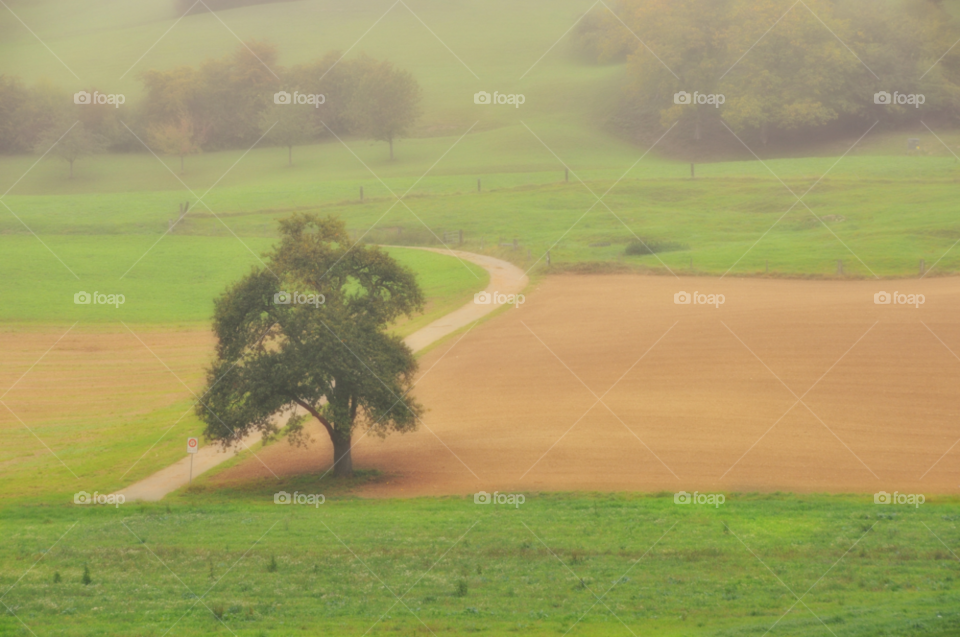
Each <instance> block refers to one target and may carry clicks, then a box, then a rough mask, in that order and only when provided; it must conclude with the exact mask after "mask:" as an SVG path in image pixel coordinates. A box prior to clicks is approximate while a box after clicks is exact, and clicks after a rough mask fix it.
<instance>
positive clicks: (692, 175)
mask: <svg viewBox="0 0 960 637" xmlns="http://www.w3.org/2000/svg"><path fill="white" fill-rule="evenodd" d="M690 179H696V174H695V173H694V170H693V162H690Z"/></svg>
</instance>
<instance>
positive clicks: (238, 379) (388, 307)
mask: <svg viewBox="0 0 960 637" xmlns="http://www.w3.org/2000/svg"><path fill="white" fill-rule="evenodd" d="M280 237H281V238H280V243H279V245H277V246H275V248H274V250H273V251H272V252H270V253H269V254H268V255H266V256H267V258H268V259H267V265H268V266H269V269H266V268H264V269H260V268H257V269H254V270H253V271H252V272H250V273H249V274H248V275H246V276H245V277H244V278H242V279H241V280H240V281H238V282H237V283H235V284H233V285H231V286H230V287H229V288H228V289H227V290H226V292H224V293H223V295H221V296H220V298H218V299H217V300H216V301H215V306H214V307H215V310H214V319H213V328H214V333H215V334H216V337H217V341H218V342H217V348H216V359H215V361H214V362H213V364H212V365H211V366H210V367H209V368H208V370H207V388H206V390H205V391H204V392H203V396H204V398H203V399H202V400H201V401H200V403H198V404H197V407H196V409H197V414H198V416H199V417H200V418H201V419H202V420H203V421H204V422H205V423H206V425H207V426H206V429H205V435H206V436H208V437H209V438H210V439H212V440H217V441H220V442H221V443H223V444H224V445H227V444H231V443H233V442H236V441H238V440H240V439H241V438H243V437H244V436H245V435H247V434H249V433H251V432H253V431H259V432H262V433H263V434H264V435H266V436H269V435H273V434H275V433H276V432H277V431H278V426H277V424H276V421H275V418H276V417H277V416H279V415H280V414H281V413H283V412H285V411H286V410H289V409H293V408H296V407H299V408H302V409H304V410H306V412H307V413H308V414H310V416H312V417H314V418H316V419H317V420H318V421H319V422H320V424H321V425H323V427H324V429H326V431H327V434H328V435H329V436H330V440H331V441H332V443H333V458H334V463H335V469H334V474H335V475H337V476H350V475H352V472H353V460H352V457H351V453H350V447H351V444H352V440H353V434H354V433H355V432H356V431H358V430H359V429H360V428H364V427H365V428H367V429H368V430H369V431H371V432H372V433H374V434H377V435H380V436H385V435H386V434H387V433H389V432H391V431H400V432H404V431H410V430H412V429H414V428H415V427H416V421H417V418H418V416H419V415H420V414H421V412H422V410H423V408H422V407H421V406H420V405H419V404H418V403H417V402H416V401H415V400H414V399H412V398H411V397H410V396H408V395H407V393H408V392H409V391H410V389H411V388H412V386H413V376H414V374H415V373H416V370H417V361H416V359H415V358H414V356H413V353H412V352H411V351H410V349H409V348H408V347H407V346H406V344H404V342H403V340H402V339H401V338H400V337H399V336H396V335H393V334H390V333H388V332H387V327H388V326H389V325H390V323H391V322H393V321H394V320H395V319H396V318H398V317H400V316H401V315H407V316H410V315H412V314H413V313H414V312H416V311H419V310H420V309H422V307H423V296H422V294H421V292H420V288H419V287H418V285H417V282H416V278H415V275H414V273H413V272H412V271H411V270H409V269H408V268H406V267H404V266H401V265H399V264H398V263H397V262H396V261H394V260H393V259H392V258H391V257H390V256H388V255H387V254H385V253H383V252H381V251H380V250H379V249H378V248H376V247H370V246H357V247H351V246H352V245H353V241H351V239H350V236H349V235H348V233H347V231H346V227H345V226H344V224H343V222H342V221H340V220H338V219H335V218H332V217H328V218H320V217H317V216H315V215H308V214H297V215H294V216H292V217H290V218H288V219H285V220H283V221H281V222H280ZM281 292H288V293H290V294H299V295H302V296H300V297H298V298H290V297H287V298H282V297H278V296H276V295H278V294H280V293H281ZM309 295H314V296H313V297H312V298H311V297H310V296H309ZM317 295H323V297H324V298H323V302H322V303H321V302H320V301H319V299H320V297H319V296H317ZM284 301H287V302H284ZM311 301H312V302H311ZM288 428H289V429H290V430H291V434H290V440H291V442H292V443H294V444H303V443H304V442H305V441H304V434H303V430H302V422H301V421H299V420H296V419H291V422H290V424H288Z"/></svg>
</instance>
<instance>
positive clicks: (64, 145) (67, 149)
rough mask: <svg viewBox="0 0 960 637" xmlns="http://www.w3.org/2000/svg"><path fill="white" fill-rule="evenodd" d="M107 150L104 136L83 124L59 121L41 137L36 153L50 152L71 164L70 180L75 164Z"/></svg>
mask: <svg viewBox="0 0 960 637" xmlns="http://www.w3.org/2000/svg"><path fill="white" fill-rule="evenodd" d="M71 126H72V128H71ZM68 131H69V132H68ZM64 133H66V134H64ZM61 136H62V137H61ZM105 148H106V140H105V139H104V138H103V136H101V135H98V134H97V133H94V132H92V131H90V130H88V129H87V127H86V126H85V125H84V124H83V122H79V121H77V122H70V121H68V120H59V121H58V122H57V124H56V125H54V126H52V127H51V128H49V129H48V130H46V131H45V132H44V133H42V134H41V135H40V137H39V138H38V140H37V143H36V146H35V147H34V151H35V152H36V153H38V154H40V155H42V154H44V153H46V152H47V151H49V154H50V155H53V156H54V157H57V158H59V159H61V160H63V161H65V162H67V163H68V164H70V179H73V162H75V161H76V160H78V159H80V158H81V157H84V156H86V155H93V154H95V153H100V152H103V151H104V150H105Z"/></svg>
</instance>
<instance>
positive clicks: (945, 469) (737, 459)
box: [213, 275, 960, 497]
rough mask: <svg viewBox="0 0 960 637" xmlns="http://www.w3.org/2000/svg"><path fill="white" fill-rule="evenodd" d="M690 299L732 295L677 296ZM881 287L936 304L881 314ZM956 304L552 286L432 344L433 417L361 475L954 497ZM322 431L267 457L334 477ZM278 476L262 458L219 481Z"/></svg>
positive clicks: (768, 285)
mask: <svg viewBox="0 0 960 637" xmlns="http://www.w3.org/2000/svg"><path fill="white" fill-rule="evenodd" d="M681 290H685V291H687V292H694V291H697V292H699V293H701V294H708V293H709V294H723V295H725V302H724V304H723V305H721V306H720V307H715V306H713V305H699V304H689V305H680V304H676V303H674V294H675V293H676V292H678V291H681ZM880 290H885V291H888V292H894V291H898V292H900V293H901V294H907V293H909V294H923V295H925V302H924V304H923V305H921V306H920V307H919V308H918V307H914V306H913V305H910V306H905V305H899V304H889V305H878V304H875V303H874V294H875V293H876V292H878V291H880ZM958 310H960V280H957V279H954V278H940V279H925V280H899V281H797V280H772V279H724V280H718V279H716V278H694V277H684V278H679V279H678V278H674V277H666V276H663V277H658V276H633V275H596V276H590V275H565V276H554V277H548V278H546V279H544V280H543V281H542V282H541V283H539V284H538V285H537V286H536V287H535V288H531V289H528V291H527V295H526V303H525V304H524V305H523V306H521V307H520V308H519V309H509V310H507V311H504V312H503V313H501V314H498V315H496V316H495V317H493V318H492V319H490V320H488V321H486V322H485V323H482V324H480V325H479V326H477V327H475V328H474V329H472V330H471V331H469V332H468V333H467V334H466V335H465V336H463V337H462V338H460V337H458V336H453V337H451V338H449V339H448V340H447V341H445V342H444V343H442V344H441V345H440V346H439V347H436V348H434V349H433V350H431V351H430V352H428V353H427V354H426V355H424V357H423V358H422V359H421V378H420V380H419V381H418V384H417V387H416V389H415V390H414V391H415V394H416V396H417V398H418V399H419V400H420V401H421V402H422V403H423V404H424V405H425V406H426V407H427V408H428V409H429V411H428V413H427V414H426V415H425V417H424V420H423V423H422V424H421V425H420V427H419V429H418V430H417V431H416V432H413V433H409V434H405V435H397V434H394V435H392V436H389V437H387V438H386V439H383V440H381V439H379V438H375V437H372V436H371V437H362V438H358V439H356V440H355V447H354V466H355V467H356V468H376V469H379V470H381V471H383V472H384V473H385V476H386V477H385V478H384V479H383V480H379V481H377V482H376V483H375V484H371V485H368V486H366V487H364V488H362V489H361V491H360V493H361V495H367V496H373V497H383V496H415V495H436V494H465V493H470V492H475V491H478V490H481V489H482V490H485V491H489V492H492V491H495V490H497V491H506V492H516V491H545V490H599V491H621V490H636V491H659V490H668V491H677V490H680V489H685V490H687V491H693V490H695V489H698V490H700V491H704V490H725V491H777V490H782V491H797V492H810V491H816V492H857V493H863V492H867V493H870V492H876V491H879V490H881V489H882V490H885V491H889V492H893V491H895V490H896V491H901V492H903V491H907V492H914V493H917V492H919V493H956V492H957V489H958V483H960V463H958V460H960V444H957V443H958V439H960V419H958V412H960V400H958V398H960V391H958V388H960V384H958V383H960V358H958V357H957V355H955V354H954V352H956V353H957V354H960V323H958V321H957V317H958V315H960V314H958ZM951 350H952V351H951ZM313 438H314V441H315V442H314V443H313V444H312V445H311V446H310V447H309V448H308V449H301V448H295V447H291V446H290V445H288V444H287V443H286V442H284V441H280V442H278V443H275V444H273V445H271V446H268V447H267V448H266V449H264V450H262V451H261V452H258V455H259V456H260V458H261V459H262V460H263V461H264V462H265V463H266V464H267V465H269V466H270V467H271V468H272V469H273V471H275V472H276V473H277V474H279V475H290V474H295V473H302V472H311V473H322V472H323V471H325V470H326V469H327V468H328V467H329V466H330V463H331V454H332V451H331V446H330V443H329V440H328V439H327V438H326V435H325V433H323V432H322V431H321V430H320V429H319V427H317V428H315V429H313ZM955 445H956V446H955ZM269 475H270V474H269V472H268V471H267V470H266V469H264V468H263V466H262V465H261V463H260V462H259V461H258V460H256V459H249V460H245V461H243V462H241V463H240V464H238V465H236V466H235V467H232V468H230V469H228V470H226V471H223V472H221V473H220V474H218V475H217V476H215V477H214V478H213V483H214V484H230V483H236V482H244V481H247V480H250V479H255V478H264V477H269Z"/></svg>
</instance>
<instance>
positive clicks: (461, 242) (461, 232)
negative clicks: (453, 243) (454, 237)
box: [460, 230, 463, 245]
mask: <svg viewBox="0 0 960 637" xmlns="http://www.w3.org/2000/svg"><path fill="white" fill-rule="evenodd" d="M460 245H463V230H461V231H460Z"/></svg>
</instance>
